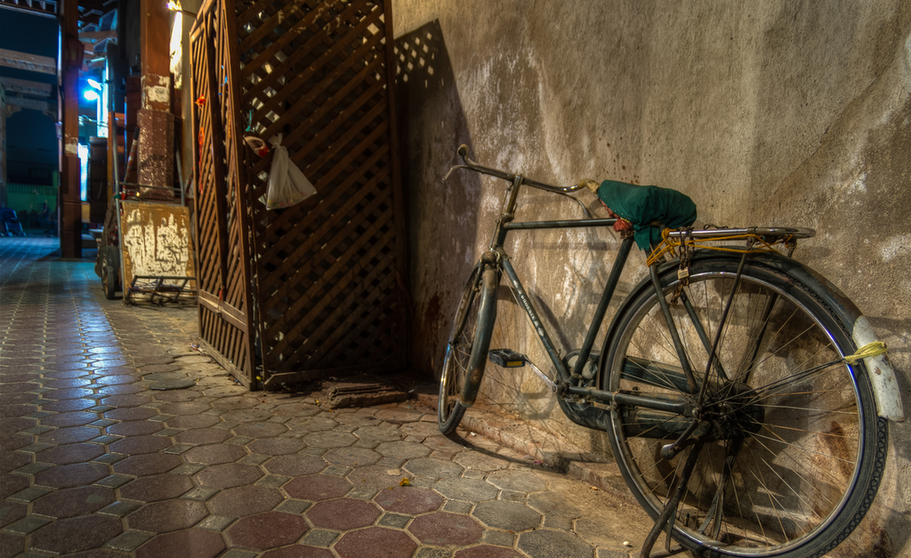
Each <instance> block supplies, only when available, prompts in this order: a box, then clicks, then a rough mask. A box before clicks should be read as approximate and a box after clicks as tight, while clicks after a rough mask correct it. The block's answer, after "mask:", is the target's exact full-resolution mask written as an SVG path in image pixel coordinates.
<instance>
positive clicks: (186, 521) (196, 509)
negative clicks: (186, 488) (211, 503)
mask: <svg viewBox="0 0 911 558" xmlns="http://www.w3.org/2000/svg"><path fill="white" fill-rule="evenodd" d="M206 515H208V511H207V510H206V505H205V504H203V503H202V502H196V501H193V500H183V499H178V500H165V501H163V502H153V503H151V504H146V505H145V506H143V507H141V508H139V509H138V510H136V511H134V512H133V513H131V514H130V515H128V516H127V524H128V525H129V526H130V529H137V530H140V531H149V532H150V533H166V532H168V531H176V530H178V529H188V528H190V527H192V526H193V525H196V524H197V523H198V522H199V521H200V520H202V518H204V517H205V516H206Z"/></svg>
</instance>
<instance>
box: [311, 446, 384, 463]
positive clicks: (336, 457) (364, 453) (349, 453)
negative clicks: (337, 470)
mask: <svg viewBox="0 0 911 558" xmlns="http://www.w3.org/2000/svg"><path fill="white" fill-rule="evenodd" d="M380 457H381V456H380V454H378V453H376V452H375V451H373V450H370V449H367V448H336V449H333V450H329V451H327V452H326V453H325V454H324V455H323V459H325V460H326V461H328V462H329V463H332V464H334V465H344V466H346V467H357V466H359V465H360V466H364V465H373V464H374V463H376V462H377V461H379V460H380Z"/></svg>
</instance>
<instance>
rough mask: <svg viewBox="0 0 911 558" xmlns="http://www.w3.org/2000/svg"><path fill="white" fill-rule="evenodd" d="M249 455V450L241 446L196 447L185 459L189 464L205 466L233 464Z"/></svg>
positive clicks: (186, 454)
mask: <svg viewBox="0 0 911 558" xmlns="http://www.w3.org/2000/svg"><path fill="white" fill-rule="evenodd" d="M245 455H247V450H245V449H244V448H242V447H240V446H233V445H227V444H224V445H208V446H199V447H195V448H193V449H191V450H189V451H187V452H186V453H184V454H183V457H184V459H186V460H187V461H188V462H189V463H201V464H203V465H217V464H219V463H231V462H233V461H237V460H238V459H240V458H241V457H244V456H245Z"/></svg>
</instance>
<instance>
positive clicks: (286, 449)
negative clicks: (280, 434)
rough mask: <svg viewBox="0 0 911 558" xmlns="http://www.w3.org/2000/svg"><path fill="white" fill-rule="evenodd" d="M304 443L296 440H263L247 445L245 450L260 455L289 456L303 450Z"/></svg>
mask: <svg viewBox="0 0 911 558" xmlns="http://www.w3.org/2000/svg"><path fill="white" fill-rule="evenodd" d="M303 447H304V443H303V442H302V441H300V440H298V439H296V438H263V439H261V440H255V441H253V442H250V443H249V444H247V449H249V450H250V451H251V452H253V453H259V454H262V455H289V454H292V453H297V452H299V451H300V450H301V449H303Z"/></svg>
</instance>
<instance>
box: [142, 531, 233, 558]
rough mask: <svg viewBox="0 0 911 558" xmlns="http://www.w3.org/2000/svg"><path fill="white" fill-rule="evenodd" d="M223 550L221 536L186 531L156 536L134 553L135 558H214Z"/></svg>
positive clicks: (212, 533) (223, 543) (211, 532)
mask: <svg viewBox="0 0 911 558" xmlns="http://www.w3.org/2000/svg"><path fill="white" fill-rule="evenodd" d="M224 550H225V541H224V539H223V538H222V536H221V534H219V533H215V532H213V531H206V530H203V529H187V530H183V531H175V532H173V533H166V534H164V535H158V536H157V537H155V538H153V539H151V540H150V541H149V542H147V543H145V544H144V545H142V546H141V547H140V548H139V549H138V550H137V551H136V558H164V557H175V558H176V557H179V556H186V557H187V558H191V557H192V558H214V557H215V556H218V555H219V554H220V553H221V552H223V551H224Z"/></svg>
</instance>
